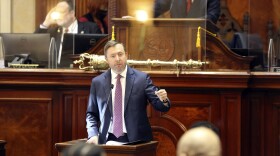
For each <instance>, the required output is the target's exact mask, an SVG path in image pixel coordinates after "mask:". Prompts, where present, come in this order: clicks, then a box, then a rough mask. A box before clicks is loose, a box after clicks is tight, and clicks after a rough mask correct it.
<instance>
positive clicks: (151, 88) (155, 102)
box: [145, 75, 171, 112]
mask: <svg viewBox="0 0 280 156" xmlns="http://www.w3.org/2000/svg"><path fill="white" fill-rule="evenodd" d="M157 90H158V89H157V87H156V86H155V85H154V84H153V82H152V80H151V78H150V76H149V75H147V77H146V88H145V92H146V95H147V98H148V101H149V102H150V103H151V104H152V106H153V107H154V108H155V109H156V110H158V111H161V112H167V111H169V109H170V106H171V103H170V100H169V99H168V105H167V106H165V105H164V104H163V102H161V101H160V99H159V98H158V96H157V95H156V94H155V91H157Z"/></svg>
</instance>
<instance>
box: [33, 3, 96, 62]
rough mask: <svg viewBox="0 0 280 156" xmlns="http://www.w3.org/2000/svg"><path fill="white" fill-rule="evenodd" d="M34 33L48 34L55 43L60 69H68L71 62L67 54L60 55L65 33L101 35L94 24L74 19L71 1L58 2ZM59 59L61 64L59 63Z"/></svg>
mask: <svg viewBox="0 0 280 156" xmlns="http://www.w3.org/2000/svg"><path fill="white" fill-rule="evenodd" d="M35 33H50V35H51V37H54V39H55V41H56V47H57V51H58V54H60V55H59V58H58V60H59V61H58V63H59V66H60V67H69V65H70V64H71V62H72V61H71V60H70V59H69V58H65V57H67V55H69V54H68V52H66V53H65V52H63V53H62V41H63V36H64V34H65V33H73V34H101V31H100V29H99V27H98V26H97V24H96V23H93V22H79V21H78V20H77V19H76V17H75V9H74V4H73V1H72V0H60V1H59V2H58V3H57V5H56V6H55V7H54V8H52V9H51V10H50V11H49V13H48V14H47V16H46V18H45V21H44V22H43V24H41V25H40V27H39V28H37V30H36V31H35ZM69 53H70V52H69ZM60 58H61V59H63V62H62V63H60Z"/></svg>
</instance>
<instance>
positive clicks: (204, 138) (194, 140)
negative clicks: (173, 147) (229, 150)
mask: <svg viewBox="0 0 280 156" xmlns="http://www.w3.org/2000/svg"><path fill="white" fill-rule="evenodd" d="M221 150H222V149H221V141H220V138H219V137H218V135H217V134H216V133H215V132H214V131H213V130H211V129H209V128H206V127H196V128H192V129H190V130H188V131H186V132H185V133H184V134H183V135H182V137H181V138H180V140H179V142H178V145H177V156H221Z"/></svg>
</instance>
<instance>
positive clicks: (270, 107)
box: [261, 91, 280, 156]
mask: <svg viewBox="0 0 280 156" xmlns="http://www.w3.org/2000/svg"><path fill="white" fill-rule="evenodd" d="M264 104H265V106H264V110H265V114H264V119H265V122H264V126H263V127H265V129H264V131H263V135H261V136H263V139H264V144H263V145H264V147H263V149H264V155H272V156H277V155H280V148H279V147H280V138H279V137H275V136H280V91H275V92H273V93H268V99H266V100H265V103H264Z"/></svg>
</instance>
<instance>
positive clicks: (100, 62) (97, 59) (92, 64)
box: [74, 53, 208, 71]
mask: <svg viewBox="0 0 280 156" xmlns="http://www.w3.org/2000/svg"><path fill="white" fill-rule="evenodd" d="M74 64H79V69H83V70H106V69H108V68H109V65H108V63H107V61H106V59H105V56H104V55H92V54H88V53H83V54H81V55H80V59H79V60H75V61H74ZM127 64H128V65H130V66H138V65H141V66H148V67H158V66H169V67H175V68H176V70H177V71H179V70H181V69H182V68H185V69H201V68H202V66H203V65H205V64H208V63H207V62H201V61H195V60H192V59H190V60H188V61H178V60H174V61H160V60H150V59H148V60H147V61H137V60H127Z"/></svg>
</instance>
